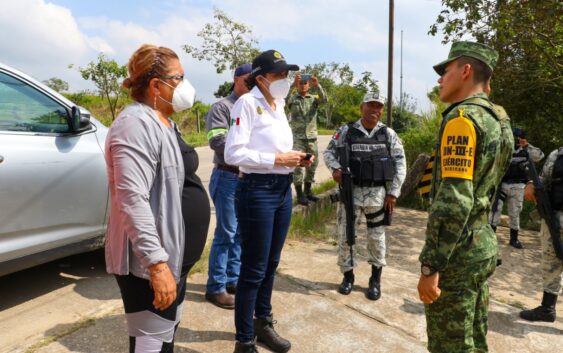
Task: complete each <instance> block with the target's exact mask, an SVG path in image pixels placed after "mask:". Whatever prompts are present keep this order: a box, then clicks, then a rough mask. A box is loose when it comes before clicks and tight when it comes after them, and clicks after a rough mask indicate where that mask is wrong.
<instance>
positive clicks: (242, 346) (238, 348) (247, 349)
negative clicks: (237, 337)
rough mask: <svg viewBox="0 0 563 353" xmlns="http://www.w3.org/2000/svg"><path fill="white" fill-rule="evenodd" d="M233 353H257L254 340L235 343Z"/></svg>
mask: <svg viewBox="0 0 563 353" xmlns="http://www.w3.org/2000/svg"><path fill="white" fill-rule="evenodd" d="M233 353H258V350H257V349H256V340H253V341H250V342H244V343H243V342H239V341H237V342H236V343H235V351H234V352H233Z"/></svg>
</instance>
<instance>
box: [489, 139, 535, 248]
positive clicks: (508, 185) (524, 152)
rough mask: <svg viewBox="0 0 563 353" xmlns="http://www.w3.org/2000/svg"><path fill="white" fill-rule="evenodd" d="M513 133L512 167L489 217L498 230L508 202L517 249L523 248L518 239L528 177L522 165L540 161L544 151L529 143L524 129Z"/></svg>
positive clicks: (512, 239)
mask: <svg viewBox="0 0 563 353" xmlns="http://www.w3.org/2000/svg"><path fill="white" fill-rule="evenodd" d="M513 135H514V142H515V145H514V152H513V153H512V160H511V161H510V167H509V168H508V171H507V172H506V174H505V175H504V177H503V178H502V184H501V185H500V190H499V193H498V195H497V198H496V200H495V203H494V204H493V207H492V210H491V215H490V217H489V218H490V223H491V226H492V227H493V230H494V231H496V229H497V226H498V224H499V221H500V215H501V213H502V206H503V204H504V202H506V203H507V204H506V206H507V210H508V216H509V217H510V245H511V246H513V247H515V248H516V249H522V244H521V243H520V241H519V240H518V230H519V229H520V212H522V203H523V202H524V187H525V186H526V182H527V181H528V178H527V176H526V173H525V172H524V170H523V169H522V168H520V165H521V164H522V163H525V162H527V161H528V160H530V161H532V162H534V163H537V162H539V161H540V160H541V159H542V158H543V152H542V151H541V150H540V149H539V148H537V147H534V146H532V145H531V144H530V143H528V140H526V137H525V135H524V131H523V130H522V129H520V128H514V129H513Z"/></svg>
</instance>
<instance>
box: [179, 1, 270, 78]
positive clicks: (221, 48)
mask: <svg viewBox="0 0 563 353" xmlns="http://www.w3.org/2000/svg"><path fill="white" fill-rule="evenodd" d="M213 17H214V18H215V22H214V23H207V24H205V26H204V27H203V29H202V30H201V31H200V32H199V33H198V34H197V35H198V37H200V38H202V39H203V44H202V45H201V48H197V47H195V46H192V45H184V46H183V47H182V48H183V49H184V50H185V51H186V53H188V54H190V55H191V56H192V57H194V58H195V59H197V60H200V61H203V60H206V61H211V62H213V65H214V66H215V68H216V69H217V73H218V74H220V73H222V72H223V71H225V70H226V69H227V68H228V69H231V70H234V69H236V68H237V66H239V65H242V64H244V63H250V62H252V59H254V58H255V57H256V56H257V55H258V54H259V53H260V50H259V49H258V41H257V40H256V39H255V38H254V37H253V36H252V30H251V28H250V27H249V26H247V25H245V24H243V23H239V22H235V21H234V20H232V19H231V18H230V17H229V16H227V14H226V13H225V12H223V11H221V10H219V9H217V8H215V9H214V10H213Z"/></svg>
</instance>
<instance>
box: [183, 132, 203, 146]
mask: <svg viewBox="0 0 563 353" xmlns="http://www.w3.org/2000/svg"><path fill="white" fill-rule="evenodd" d="M183 137H184V141H186V143H187V144H188V145H190V146H192V147H201V146H207V134H206V133H205V132H203V131H202V132H191V133H189V134H184V136H183Z"/></svg>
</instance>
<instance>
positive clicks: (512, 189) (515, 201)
mask: <svg viewBox="0 0 563 353" xmlns="http://www.w3.org/2000/svg"><path fill="white" fill-rule="evenodd" d="M525 186H526V184H523V183H516V184H508V183H502V184H500V195H499V200H498V207H497V211H496V212H495V213H493V212H492V211H491V214H490V216H489V223H490V224H492V225H494V226H498V224H499V222H500V215H501V213H502V206H503V205H504V203H505V202H506V209H507V211H508V218H509V219H510V229H516V230H518V229H520V212H522V203H523V202H524V187H525Z"/></svg>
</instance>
